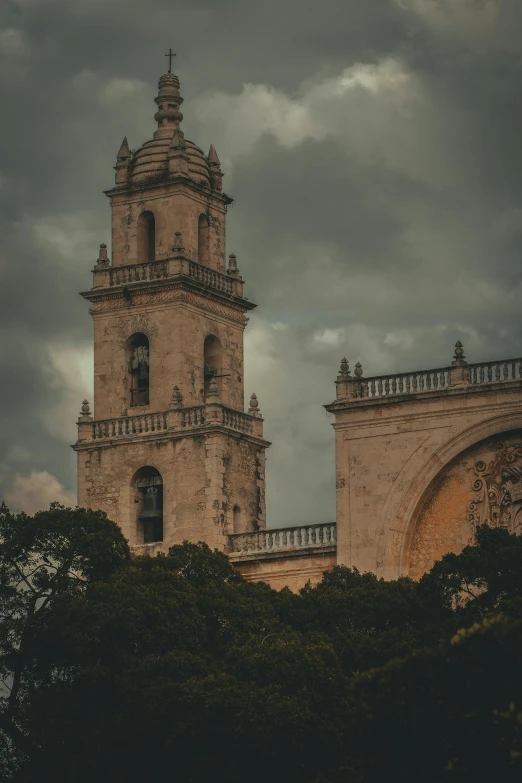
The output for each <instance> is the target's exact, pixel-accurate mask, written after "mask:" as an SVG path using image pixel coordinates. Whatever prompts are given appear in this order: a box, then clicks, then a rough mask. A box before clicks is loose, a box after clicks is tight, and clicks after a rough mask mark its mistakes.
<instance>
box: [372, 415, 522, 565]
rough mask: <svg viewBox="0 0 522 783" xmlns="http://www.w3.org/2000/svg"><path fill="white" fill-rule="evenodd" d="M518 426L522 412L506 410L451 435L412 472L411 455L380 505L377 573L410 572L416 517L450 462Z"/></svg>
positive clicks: (412, 462)
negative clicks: (383, 504)
mask: <svg viewBox="0 0 522 783" xmlns="http://www.w3.org/2000/svg"><path fill="white" fill-rule="evenodd" d="M521 429H522V413H518V412H515V411H509V412H506V413H504V414H500V415H497V416H493V417H491V418H488V419H486V420H484V421H480V422H477V423H474V424H472V425H470V426H469V427H467V428H465V429H463V430H461V431H460V432H458V433H456V434H454V435H452V436H451V437H449V438H448V439H447V440H446V441H444V442H443V443H442V444H440V445H439V446H438V447H437V448H436V449H435V450H434V451H433V453H432V454H431V455H430V456H429V457H428V459H426V460H425V461H424V462H423V463H422V465H421V467H420V468H419V469H418V470H417V471H415V472H414V470H413V468H414V461H415V454H412V455H411V457H410V459H409V460H408V461H407V463H406V464H405V465H404V466H403V468H402V470H401V472H400V474H399V476H398V477H397V479H396V480H395V482H394V485H393V487H392V488H391V490H390V493H389V495H388V498H387V500H386V503H385V506H384V508H383V513H382V516H381V525H380V535H379V546H378V554H377V566H378V567H377V570H378V572H379V574H381V575H383V576H385V577H386V578H389V579H390V578H396V577H398V576H400V575H406V574H408V573H409V572H410V557H411V547H412V541H413V538H414V534H415V530H416V527H417V524H418V522H419V518H420V516H421V514H422V512H423V510H424V509H425V507H426V503H427V502H428V500H429V497H430V493H432V492H433V491H434V488H435V487H436V484H437V481H438V479H440V477H441V475H442V474H443V473H444V471H445V470H447V468H448V466H449V465H450V463H452V462H453V461H454V460H455V459H456V458H457V457H459V455H461V454H463V453H464V452H466V451H467V450H468V449H470V448H471V447H473V446H477V445H478V444H480V443H481V442H483V441H485V440H486V439H487V438H490V437H492V436H507V435H509V434H510V433H513V432H515V431H517V430H521ZM499 439H500V437H499ZM414 575H416V576H417V575H418V574H417V573H416V574H414Z"/></svg>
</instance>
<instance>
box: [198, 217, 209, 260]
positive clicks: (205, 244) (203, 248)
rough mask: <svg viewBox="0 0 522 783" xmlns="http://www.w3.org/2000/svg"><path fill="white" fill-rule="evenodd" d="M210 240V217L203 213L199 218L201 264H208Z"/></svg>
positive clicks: (199, 257) (199, 255)
mask: <svg viewBox="0 0 522 783" xmlns="http://www.w3.org/2000/svg"><path fill="white" fill-rule="evenodd" d="M209 240H210V236H209V225H208V217H207V216H206V215H205V214H202V215H200V216H199V220H198V261H199V263H200V264H208V262H209V243H210V242H209Z"/></svg>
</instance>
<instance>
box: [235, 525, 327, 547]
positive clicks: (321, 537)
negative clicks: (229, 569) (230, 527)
mask: <svg viewBox="0 0 522 783" xmlns="http://www.w3.org/2000/svg"><path fill="white" fill-rule="evenodd" d="M228 540H229V552H230V554H237V555H250V554H256V555H258V554H260V553H269V552H289V551H301V550H306V549H324V548H326V547H335V545H336V525H335V523H333V522H326V523H321V524H319V525H304V526H303V527H284V528H279V529H277V530H259V531H256V532H254V533H234V534H233V535H230V536H229V537H228Z"/></svg>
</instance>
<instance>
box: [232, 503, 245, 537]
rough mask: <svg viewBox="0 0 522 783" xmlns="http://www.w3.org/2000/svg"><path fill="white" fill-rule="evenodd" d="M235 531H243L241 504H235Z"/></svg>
mask: <svg viewBox="0 0 522 783" xmlns="http://www.w3.org/2000/svg"><path fill="white" fill-rule="evenodd" d="M233 514H234V533H242V532H243V530H242V526H241V509H240V508H239V506H234V511H233Z"/></svg>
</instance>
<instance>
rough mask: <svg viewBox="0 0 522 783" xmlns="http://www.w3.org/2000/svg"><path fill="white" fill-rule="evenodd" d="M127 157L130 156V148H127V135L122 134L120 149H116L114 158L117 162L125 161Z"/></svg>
mask: <svg viewBox="0 0 522 783" xmlns="http://www.w3.org/2000/svg"><path fill="white" fill-rule="evenodd" d="M127 158H130V149H129V142H128V141H127V137H126V136H124V138H123V141H122V143H121V146H120V149H119V150H118V154H117V155H116V160H117V161H118V162H119V161H125V160H127Z"/></svg>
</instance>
